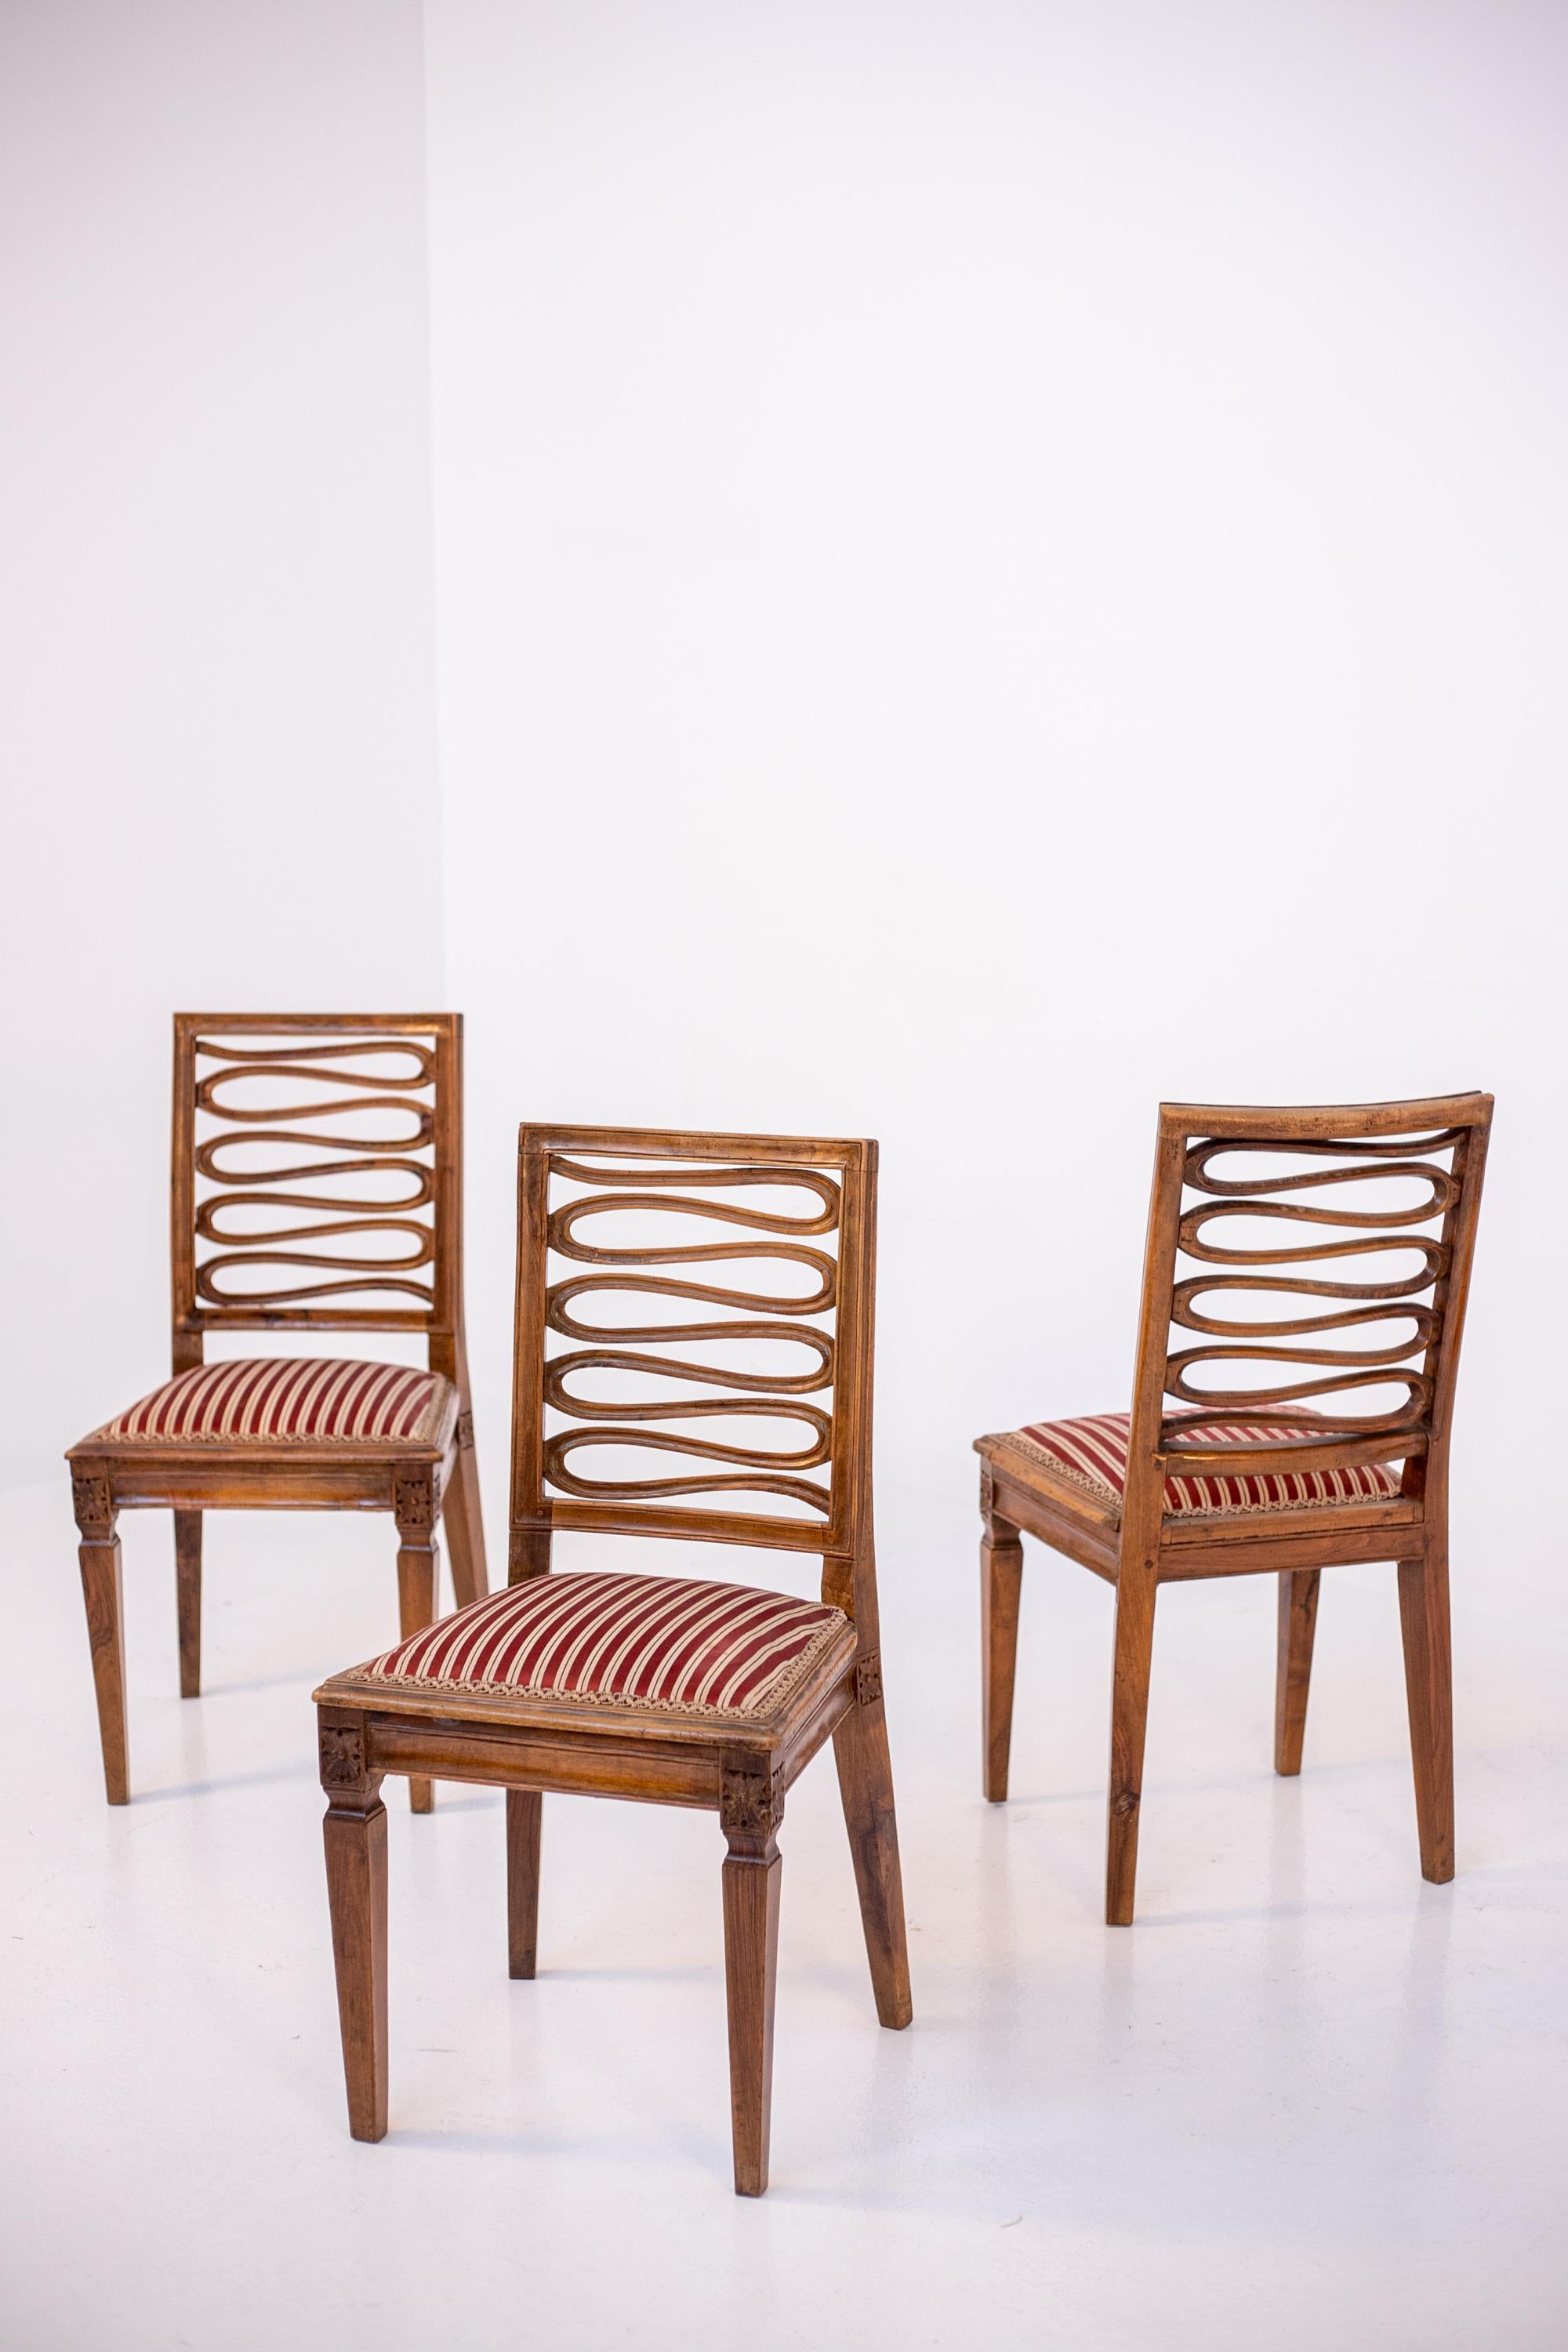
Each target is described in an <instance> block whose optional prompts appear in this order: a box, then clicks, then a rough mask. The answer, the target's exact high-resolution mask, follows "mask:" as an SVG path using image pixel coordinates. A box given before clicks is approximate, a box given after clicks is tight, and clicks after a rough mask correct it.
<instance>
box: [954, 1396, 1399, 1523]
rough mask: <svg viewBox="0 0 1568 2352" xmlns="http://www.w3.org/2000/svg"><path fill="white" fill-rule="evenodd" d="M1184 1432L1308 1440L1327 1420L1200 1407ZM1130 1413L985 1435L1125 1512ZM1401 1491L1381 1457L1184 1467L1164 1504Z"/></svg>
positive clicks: (1255, 1502) (1215, 1441) (1232, 1504)
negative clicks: (1314, 1465)
mask: <svg viewBox="0 0 1568 2352" xmlns="http://www.w3.org/2000/svg"><path fill="white" fill-rule="evenodd" d="M1180 1418H1181V1420H1182V1423H1183V1434H1184V1436H1187V1437H1190V1438H1194V1439H1197V1440H1200V1441H1201V1442H1202V1443H1203V1444H1205V1445H1237V1446H1244V1445H1258V1444H1266V1443H1268V1441H1270V1440H1279V1439H1280V1438H1296V1439H1300V1440H1301V1441H1303V1442H1307V1441H1310V1439H1312V1438H1314V1437H1319V1438H1321V1436H1322V1435H1323V1434H1324V1424H1323V1423H1322V1422H1321V1420H1319V1419H1317V1418H1315V1417H1314V1416H1313V1415H1311V1414H1310V1413H1304V1414H1302V1415H1301V1417H1300V1420H1292V1421H1289V1422H1283V1421H1278V1420H1276V1421H1267V1422H1264V1421H1248V1420H1247V1419H1245V1418H1244V1417H1236V1418H1231V1417H1227V1418H1226V1419H1225V1420H1216V1419H1215V1418H1214V1417H1213V1416H1212V1415H1211V1416H1208V1417H1205V1415H1204V1414H1202V1413H1194V1414H1192V1415H1191V1416H1188V1415H1182V1416H1180ZM1131 1419H1132V1416H1131V1413H1126V1412H1094V1413H1088V1414H1086V1415H1084V1416H1083V1417H1082V1418H1081V1419H1079V1420H1076V1421H1037V1422H1030V1423H1026V1426H1025V1427H1024V1428H1022V1429H1010V1430H1006V1431H1004V1432H1002V1433H999V1434H998V1435H996V1436H994V1437H983V1438H982V1439H981V1441H980V1444H981V1446H982V1449H983V1450H984V1451H985V1452H987V1453H989V1452H991V1451H992V1450H993V1449H997V1450H998V1451H999V1454H1001V1455H1004V1456H1005V1455H1008V1454H1011V1455H1013V1456H1014V1457H1016V1460H1017V1461H1018V1462H1019V1463H1020V1464H1021V1465H1027V1466H1031V1467H1033V1468H1035V1469H1037V1470H1038V1471H1042V1472H1044V1474H1045V1475H1046V1476H1047V1478H1048V1479H1052V1480H1060V1481H1062V1482H1064V1483H1065V1484H1066V1485H1068V1486H1076V1487H1079V1488H1080V1489H1082V1490H1083V1491H1085V1492H1086V1493H1088V1494H1089V1495H1091V1496H1094V1498H1095V1499H1096V1500H1097V1501H1098V1502H1100V1503H1101V1504H1106V1505H1110V1506H1111V1507H1113V1509H1114V1511H1116V1512H1117V1513H1120V1510H1121V1497H1122V1494H1123V1491H1124V1490H1125V1487H1126V1485H1127V1445H1128V1434H1129V1430H1130V1427H1131ZM1398 1492H1399V1472H1398V1470H1397V1469H1396V1468H1395V1469H1389V1468H1387V1467H1385V1466H1384V1465H1383V1464H1382V1463H1362V1464H1358V1465H1353V1466H1352V1467H1351V1468H1350V1469H1348V1470H1346V1469H1332V1470H1286V1471H1269V1472H1268V1473H1267V1474H1265V1475H1248V1476H1246V1477H1237V1476H1235V1475H1227V1474H1225V1473H1220V1472H1215V1471H1213V1470H1184V1471H1180V1472H1177V1473H1175V1474H1174V1475H1167V1477H1166V1480H1165V1509H1166V1511H1167V1512H1168V1513H1172V1514H1174V1515H1177V1516H1181V1515H1183V1514H1186V1513H1192V1512H1200V1511H1201V1512H1203V1513H1205V1514H1218V1513H1224V1512H1237V1511H1297V1510H1307V1509H1310V1508H1312V1507H1314V1506H1316V1505H1318V1504H1329V1503H1384V1502H1387V1501H1388V1500H1389V1498H1390V1497H1391V1496H1394V1495H1397V1494H1398Z"/></svg>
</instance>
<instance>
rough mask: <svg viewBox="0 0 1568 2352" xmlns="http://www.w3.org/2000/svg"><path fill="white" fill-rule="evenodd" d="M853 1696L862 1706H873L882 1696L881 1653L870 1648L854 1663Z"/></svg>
mask: <svg viewBox="0 0 1568 2352" xmlns="http://www.w3.org/2000/svg"><path fill="white" fill-rule="evenodd" d="M855 1696H856V1697H857V1698H858V1700H859V1702H860V1704H861V1706H875V1705H876V1703H877V1701H878V1700H879V1698H880V1697H881V1696H882V1654H881V1652H880V1650H872V1651H869V1652H868V1654H867V1655H866V1656H865V1657H863V1658H858V1659H857V1661H856V1664H855Z"/></svg>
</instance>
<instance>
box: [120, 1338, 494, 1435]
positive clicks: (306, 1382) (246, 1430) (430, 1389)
mask: <svg viewBox="0 0 1568 2352" xmlns="http://www.w3.org/2000/svg"><path fill="white" fill-rule="evenodd" d="M451 1393H452V1384H451V1382H450V1381H447V1380H443V1379H442V1377H441V1375H440V1374H439V1373H438V1372H420V1371H412V1370H409V1368H408V1367H407V1366H406V1365H405V1364H362V1363H349V1362H345V1361H343V1360H342V1359H335V1358H331V1357H317V1356H311V1357H300V1356H268V1357H260V1358H257V1357H250V1358H247V1359H245V1360H243V1361H241V1362H239V1363H235V1364H198V1365H197V1367H196V1369H195V1371H191V1372H180V1373H177V1374H176V1375H175V1377H174V1380H172V1381H164V1383H163V1387H162V1388H161V1389H154V1390H153V1393H152V1395H151V1396H144V1397H143V1398H142V1401H141V1402H140V1403H139V1404H133V1405H132V1407H131V1409H130V1411H129V1412H122V1413H121V1414H120V1415H119V1416H118V1418H117V1419H115V1420H113V1421H110V1422H107V1423H105V1424H104V1426H103V1428H101V1429H100V1430H98V1431H95V1433H94V1434H95V1435H96V1436H99V1437H101V1438H103V1439H105V1440H107V1441H108V1442H109V1443H110V1444H116V1445H123V1444H148V1445H160V1444H162V1445H191V1444H196V1445H202V1444H225V1445H232V1444H237V1443H243V1442H246V1441H248V1440H254V1441H256V1442H257V1443H258V1444H268V1445H289V1444H321V1443H323V1442H329V1443H330V1442H331V1440H333V1439H338V1440H346V1439H351V1438H352V1439H353V1440H355V1441H356V1442H358V1443H363V1442H364V1441H365V1440H366V1439H370V1440H380V1439H385V1440H386V1441H387V1442H388V1443H393V1442H400V1443H405V1444H406V1443H407V1442H409V1441H410V1440H412V1441H413V1442H414V1443H416V1444H428V1443H430V1442H431V1441H432V1440H433V1439H434V1437H435V1434H436V1433H437V1430H438V1429H439V1427H440V1424H441V1418H442V1415H443V1413H444V1412H445V1411H446V1407H447V1400H448V1399H449V1397H450V1396H451Z"/></svg>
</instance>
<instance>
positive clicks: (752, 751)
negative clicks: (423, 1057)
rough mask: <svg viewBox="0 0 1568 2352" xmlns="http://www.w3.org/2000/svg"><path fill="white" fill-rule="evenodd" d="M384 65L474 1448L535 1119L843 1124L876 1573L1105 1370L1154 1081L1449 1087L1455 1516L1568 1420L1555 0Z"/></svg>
mask: <svg viewBox="0 0 1568 2352" xmlns="http://www.w3.org/2000/svg"><path fill="white" fill-rule="evenodd" d="M426 38H427V49H428V73H429V90H430V112H429V142H430V143H429V168H430V191H431V219H432V247H431V251H432V270H433V325H434V341H433V351H434V393H435V450H436V511H437V576H438V582H439V616H440V629H439V643H440V659H441V696H442V723H443V768H444V778H445V787H446V794H447V801H446V808H447V894H448V896H447V932H448V940H449V961H448V975H449V992H450V993H451V996H452V998H453V1001H454V1002H456V1003H461V1004H462V1005H464V1006H465V1007H466V1009H467V1011H468V1015H469V1022H470V1028H469V1041H470V1067H471V1075H472V1079H473V1094H472V1114H471V1127H470V1137H471V1162H470V1164H471V1168H472V1171H473V1174H472V1199H473V1210H474V1214H473V1219H472V1241H471V1265H472V1267H473V1277H472V1289H471V1296H472V1300H473V1311H474V1319H475V1322H476V1325H477V1328H478V1335H479V1343H480V1344H479V1388H480V1398H481V1411H482V1412H483V1414H484V1417H485V1419H486V1421H487V1422H488V1424H489V1429H490V1430H494V1431H496V1433H497V1434H498V1435H499V1433H500V1432H499V1429H498V1428H497V1424H498V1423H499V1421H500V1416H501V1412H502V1410H503V1400H504V1397H505V1393H506V1381H507V1364H506V1345H507V1320H508V1311H509V1301H508V1296H507V1283H506V1271H507V1264H508V1259H509V1255H510V1220H511V1200H510V1184H511V1166H510V1129H511V1127H512V1124H513V1123H514V1122H515V1120H516V1118H517V1117H518V1116H519V1115H521V1114H527V1115H531V1116H537V1117H544V1118H603V1119H609V1120H623V1119H624V1120H648V1121H671V1122H690V1123H692V1124H711V1125H737V1126H746V1125H754V1126H759V1127H769V1128H782V1129H791V1128H799V1129H815V1130H816V1131H818V1132H822V1131H834V1130H837V1131H840V1132H869V1133H872V1134H876V1135H879V1137H880V1138H881V1140H882V1145H883V1155H884V1156H883V1255H882V1286H881V1307H880V1359H879V1394H880V1414H879V1419H880V1430H881V1453H880V1463H881V1470H882V1496H881V1502H882V1515H883V1521H884V1528H887V1526H888V1523H889V1517H891V1521H892V1527H893V1531H894V1533H895V1535H897V1536H901V1535H904V1534H910V1535H912V1534H913V1533H914V1532H915V1531H916V1529H917V1528H918V1525H919V1522H920V1519H921V1515H922V1514H923V1513H924V1512H925V1511H926V1509H927V1507H928V1505H929V1503H930V1501H931V1499H933V1498H938V1497H947V1498H949V1499H951V1500H952V1502H953V1504H954V1507H958V1506H959V1505H960V1504H961V1503H962V1502H963V1501H964V1500H965V1499H966V1498H967V1497H968V1496H969V1495H970V1493H971V1492H972V1482H973V1461H972V1457H971V1456H970V1455H969V1454H968V1451H967V1447H968V1440H969V1439H970V1437H971V1436H972V1435H973V1433H975V1432H977V1431H979V1430H982V1429H986V1428H994V1427H996V1426H998V1425H1003V1426H1005V1425H1008V1424H1010V1423H1013V1422H1015V1421H1016V1420H1018V1419H1021V1418H1026V1417H1031V1416H1033V1415H1037V1414H1039V1413H1042V1412H1048V1411H1051V1410H1071V1409H1078V1410H1089V1409H1104V1408H1105V1407H1107V1406H1110V1405H1111V1404H1114V1403H1116V1402H1119V1401H1120V1400H1121V1399H1122V1398H1123V1397H1124V1396H1125V1393H1126V1382H1127V1377H1128V1371H1129V1368H1130V1361H1131V1342H1132V1324H1133V1310H1134V1303H1135V1291H1136V1282H1137V1274H1138V1266H1139V1261H1140V1253H1141V1246H1142V1216H1143V1202H1144V1199H1145V1192H1146V1186H1147V1181H1148V1172H1149V1160H1150V1149H1151V1143H1152V1120H1153V1108H1154V1104H1155V1102H1156V1100H1157V1099H1158V1098H1159V1097H1162V1096H1167V1097H1183V1096H1188V1097H1197V1098H1200V1099H1215V1098H1218V1099H1222V1100H1223V1099H1240V1100H1263V1101H1268V1100H1283V1101H1291V1100H1297V1101H1302V1100H1304V1101H1313V1100H1319V1101H1321V1100H1325V1099H1326V1100H1336V1099H1343V1098H1346V1097H1350V1098H1366V1097H1382V1096H1385V1095H1394V1096H1399V1095H1413V1094H1417V1093H1420V1092H1422V1091H1426V1090H1446V1089H1448V1088H1452V1087H1470V1086H1482V1087H1492V1088H1493V1089H1494V1090H1495V1091H1496V1092H1497V1094H1498V1097H1499V1100H1500V1125H1499V1131H1498V1138H1497V1142H1496V1145H1495V1148H1494V1156H1493V1170H1494V1172H1493V1176H1492V1180H1491V1186H1490V1194H1489V1214H1488V1220H1487V1231H1486V1234H1485V1236H1484V1240H1483V1246H1482V1256H1481V1260H1480V1265H1479V1282H1478V1292H1477V1300H1476V1307H1475V1312H1474V1318H1473V1321H1472V1327H1471V1340H1470V1348H1469V1359H1468V1376H1467V1382H1466V1405H1467V1417H1466V1421H1465V1426H1464V1431H1463V1433H1462V1438H1461V1445H1460V1459H1459V1464H1458V1476H1459V1479H1460V1487H1461V1496H1465V1495H1469V1496H1475V1495H1476V1494H1477V1493H1479V1485H1480V1481H1481V1479H1482V1477H1483V1475H1486V1474H1487V1473H1488V1471H1489V1465H1495V1466H1497V1467H1498V1468H1501V1467H1502V1466H1503V1455H1502V1446H1503V1443H1504V1433H1505V1428H1506V1424H1507V1422H1508V1420H1509V1418H1510V1416H1511V1415H1512V1414H1513V1413H1514V1412H1515V1411H1516V1409H1517V1402H1518V1399H1519V1396H1520V1395H1521V1393H1524V1392H1528V1391H1529V1390H1530V1388H1531V1384H1532V1383H1533V1382H1535V1381H1543V1382H1546V1383H1550V1382H1552V1381H1554V1380H1555V1377H1556V1366H1555V1361H1554V1360H1552V1361H1550V1362H1549V1360H1548V1358H1547V1355H1546V1352H1545V1347H1544V1341H1543V1339H1542V1337H1541V1336H1540V1335H1541V1334H1542V1332H1543V1331H1544V1329H1545V1328H1547V1326H1548V1325H1549V1323H1550V1317H1549V1316H1547V1315H1544V1314H1543V1313H1542V1311H1541V1309H1540V1307H1539V1306H1538V1304H1537V1303H1536V1298H1535V1294H1534V1285H1535V1280H1536V1276H1535V1272H1534V1265H1533V1262H1532V1259H1531V1249H1532V1247H1533V1244H1532V1243H1531V1239H1530V1229H1531V1227H1532V1226H1533V1225H1534V1223H1535V1220H1536V1217H1537V1214H1538V1212H1537V1208H1536V1203H1537V1202H1538V1201H1539V1199H1540V1187H1541V1183H1542V1175H1541V1170H1542V1155H1543V1154H1546V1153H1549V1152H1555V1153H1557V1155H1558V1156H1559V1157H1560V1156H1561V1150H1562V1146H1563V1129H1562V1122H1561V1118H1560V1117H1558V1116H1557V1115H1555V1114H1552V1116H1550V1117H1549V1115H1548V1112H1547V1108H1546V1104H1545V1094H1546V1089H1547V1087H1548V1086H1549V1085H1554V1084H1555V1083H1556V1074H1557V1071H1558V1069H1559V1068H1560V1066H1561V1054H1560V1045H1559V1042H1558V1040H1559V1024H1560V1020H1561V1015H1562V1013H1563V992H1562V987H1561V982H1560V972H1561V940H1560V931H1561V915H1562V882H1561V873H1562V868H1561V837H1562V836H1561V803H1562V775H1563V751H1564V748H1565V744H1564V735H1565V730H1564V723H1563V698H1562V683H1561V663H1562V643H1563V636H1562V632H1563V546H1564V544H1568V512H1565V505H1568V500H1565V498H1564V490H1565V475H1564V459H1563V431H1562V419H1563V415H1564V413H1565V407H1568V382H1565V380H1564V379H1565V374H1568V370H1565V368H1564V359H1565V356H1568V353H1565V349H1564V332H1563V303H1562V299H1561V293H1562V272H1563V227H1564V222H1565V205H1564V195H1565V189H1564V171H1565V153H1568V151H1565V149H1564V145H1563V140H1562V136H1561V126H1562V122H1563V103H1564V99H1565V96H1568V89H1565V70H1568V16H1564V15H1563V12H1562V11H1560V10H1556V9H1552V8H1549V7H1543V6H1539V5H1529V6H1520V5H1513V6H1510V5H1498V0H1463V5H1436V6H1430V7H1423V8H1421V9H1416V10H1413V9H1410V8H1408V7H1404V6H1399V7H1393V6H1387V5H1357V6H1338V7H1324V6H1323V5H1321V0H1311V5H1307V4H1306V0H1301V4H1300V5H1280V6H1276V7H1270V8H1268V9H1258V8H1256V7H1252V6H1249V5H1240V0H1237V5H1184V6H1181V7H1175V8H1173V7H1168V6H1164V5H1152V0H1143V5H1129V4H1128V0H1121V5H1116V0H1112V4H1111V5H1054V6H1044V5H1042V6H1029V7H1025V6H1006V5H995V4H994V0H928V5H918V6H909V5H896V6H895V5H890V0H889V5H869V0H856V5H849V6H846V5H843V0H799V5H794V6H792V7H789V8H769V9H763V8H755V7H745V8H742V7H736V6H733V5H727V0H682V5H676V0H637V5H632V0H533V5H518V0H429V5H428V7H427V11H426ZM482 1434H483V1433H482ZM489 1465H490V1471H489V1475H490V1477H491V1481H492V1484H491V1502H492V1508H493V1510H494V1512H495V1514H496V1517H497V1525H498V1527H499V1521H500V1513H501V1512H502V1511H503V1510H504V1484H503V1477H502V1470H503V1465H502V1463H501V1460H500V1447H499V1446H497V1445H495V1444H493V1442H492V1445H491V1450H490V1454H489ZM1467 1482H1468V1484H1467ZM1511 1484H1512V1482H1511V1480H1510V1486H1511Z"/></svg>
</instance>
